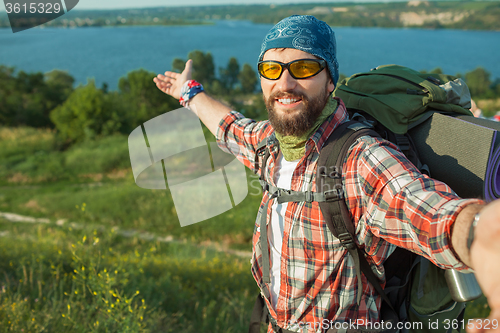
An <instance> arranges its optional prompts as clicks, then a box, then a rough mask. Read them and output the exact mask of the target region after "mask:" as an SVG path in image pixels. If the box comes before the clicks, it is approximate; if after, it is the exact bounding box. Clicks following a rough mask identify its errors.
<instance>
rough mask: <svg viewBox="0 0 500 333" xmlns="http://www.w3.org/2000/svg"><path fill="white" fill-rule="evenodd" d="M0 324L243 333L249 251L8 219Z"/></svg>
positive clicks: (251, 294)
mask: <svg viewBox="0 0 500 333" xmlns="http://www.w3.org/2000/svg"><path fill="white" fill-rule="evenodd" d="M0 227H1V229H2V230H3V234H4V236H3V237H1V238H0V255H1V257H2V261H1V263H0V281H1V282H0V283H1V286H0V288H1V289H0V290H1V292H0V331H2V332H3V331H15V332H21V330H24V331H25V332H43V331H48V332H68V331H71V332H158V331H161V332H241V331H243V330H245V329H246V327H247V325H248V320H249V318H250V311H251V307H252V300H253V299H254V298H255V295H256V293H257V290H256V286H255V283H254V282H253V279H252V277H251V275H250V273H249V267H248V258H240V257H235V256H231V255H228V254H226V253H224V252H218V251H216V250H214V249H209V248H206V247H198V246H195V245H192V244H189V243H163V242H160V241H145V240H141V239H139V238H125V237H122V236H120V235H118V234H116V233H115V232H113V230H112V229H110V230H102V229H101V230H97V229H94V230H92V229H89V228H86V229H83V230H74V229H70V228H65V227H56V226H47V225H36V226H33V225H31V224H12V223H10V222H0Z"/></svg>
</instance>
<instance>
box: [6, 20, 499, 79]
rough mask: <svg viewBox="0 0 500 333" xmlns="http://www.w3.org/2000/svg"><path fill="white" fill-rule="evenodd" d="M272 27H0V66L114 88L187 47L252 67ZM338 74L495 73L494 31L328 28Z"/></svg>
mask: <svg viewBox="0 0 500 333" xmlns="http://www.w3.org/2000/svg"><path fill="white" fill-rule="evenodd" d="M270 28H271V25H268V24H253V23H251V22H247V21H217V22H215V24H214V25H211V26H182V27H181V26H178V27H120V28H80V29H59V28H51V29H30V30H26V31H24V32H20V33H16V34H13V33H12V30H10V29H0V64H3V65H7V66H15V67H16V68H17V69H19V70H24V71H28V72H31V71H42V72H47V71H50V70H52V69H56V68H57V69H63V70H67V71H69V73H70V74H71V75H73V76H74V77H75V79H76V81H77V83H85V82H86V81H87V78H94V79H95V80H96V84H97V85H98V86H100V85H101V84H102V83H103V82H106V83H108V85H109V87H110V89H116V87H117V84H118V80H119V78H120V77H121V76H124V75H125V74H126V73H127V72H129V71H131V70H134V69H138V68H145V69H147V70H150V71H153V72H155V73H160V72H164V71H165V70H170V69H171V64H172V60H173V59H174V58H183V59H185V58H186V57H187V54H188V53H189V52H190V51H192V50H195V49H197V50H201V51H204V52H211V53H212V55H213V57H214V61H215V64H216V66H217V67H220V66H226V64H227V62H228V60H229V58H230V57H233V56H234V57H236V58H237V59H238V61H239V63H240V66H241V65H242V64H244V63H249V64H251V65H252V66H255V64H256V61H257V57H258V54H259V50H260V44H261V42H262V39H263V37H264V36H265V34H266V33H267V31H269V29H270ZM334 30H335V33H336V36H337V43H338V46H337V52H338V59H339V63H340V72H341V73H343V74H346V75H351V74H354V73H356V72H360V71H365V70H368V69H370V68H373V67H376V66H378V65H382V64H399V65H404V66H408V67H412V68H414V69H416V70H422V69H425V70H432V69H434V68H435V67H441V68H442V69H443V71H444V72H445V73H447V74H456V73H466V72H468V71H471V70H473V69H475V68H476V67H478V66H481V67H483V68H485V69H486V70H487V71H489V72H490V73H491V74H492V79H495V78H500V61H499V54H500V32H497V31H461V30H421V29H382V28H340V27H337V28H334Z"/></svg>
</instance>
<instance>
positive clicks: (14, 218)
mask: <svg viewBox="0 0 500 333" xmlns="http://www.w3.org/2000/svg"><path fill="white" fill-rule="evenodd" d="M0 218H1V219H4V220H6V221H9V222H12V223H33V224H36V223H42V224H47V225H51V224H52V225H56V226H59V227H62V226H68V227H71V228H73V229H77V230H80V229H84V228H89V227H92V228H96V229H106V226H104V225H99V224H97V225H88V224H83V223H77V222H68V221H67V220H64V219H61V220H57V221H55V222H52V221H51V220H50V219H48V218H35V217H31V216H24V215H19V214H15V213H6V212H0ZM112 229H113V230H114V232H115V233H117V234H118V235H120V236H123V237H127V238H132V237H138V238H140V239H144V240H148V241H158V242H163V243H179V244H184V243H186V241H185V240H181V239H175V238H174V237H173V236H172V235H168V236H157V235H154V234H152V233H150V232H144V231H137V230H125V229H120V228H118V227H113V228H112ZM8 235H9V231H0V237H6V236H8ZM198 247H204V248H210V249H215V250H217V251H220V252H225V253H228V254H232V255H236V256H239V257H243V258H250V257H251V256H252V253H251V252H248V251H238V250H233V249H230V248H228V247H227V246H226V245H223V244H220V243H217V242H211V241H204V242H203V244H200V245H198Z"/></svg>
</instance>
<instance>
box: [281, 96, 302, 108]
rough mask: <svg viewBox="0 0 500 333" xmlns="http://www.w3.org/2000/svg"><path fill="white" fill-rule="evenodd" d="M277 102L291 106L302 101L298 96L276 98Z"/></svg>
mask: <svg viewBox="0 0 500 333" xmlns="http://www.w3.org/2000/svg"><path fill="white" fill-rule="evenodd" d="M276 100H277V101H278V103H279V104H281V105H286V106H293V105H296V104H298V103H300V102H301V101H302V98H299V97H281V98H277V99H276Z"/></svg>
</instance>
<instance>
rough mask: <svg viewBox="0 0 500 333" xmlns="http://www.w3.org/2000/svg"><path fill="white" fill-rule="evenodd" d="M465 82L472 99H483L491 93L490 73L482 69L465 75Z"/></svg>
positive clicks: (479, 68)
mask: <svg viewBox="0 0 500 333" xmlns="http://www.w3.org/2000/svg"><path fill="white" fill-rule="evenodd" d="M465 82H466V83H467V85H468V86H469V90H470V92H471V95H472V97H475V98H477V97H485V96H487V95H488V94H491V93H492V92H491V89H490V86H491V80H490V73H489V72H487V71H486V70H485V69H484V68H482V67H478V68H476V69H474V70H473V71H471V72H468V73H466V74H465Z"/></svg>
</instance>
